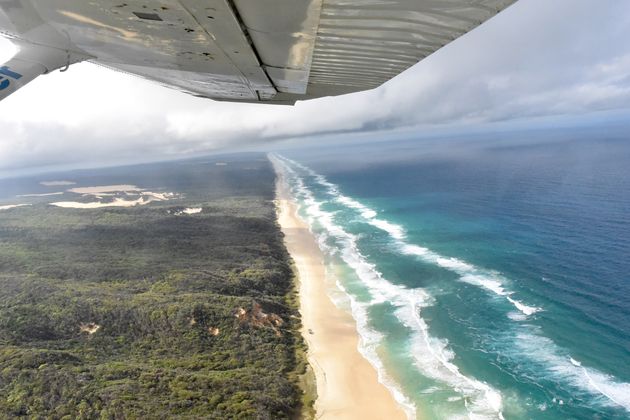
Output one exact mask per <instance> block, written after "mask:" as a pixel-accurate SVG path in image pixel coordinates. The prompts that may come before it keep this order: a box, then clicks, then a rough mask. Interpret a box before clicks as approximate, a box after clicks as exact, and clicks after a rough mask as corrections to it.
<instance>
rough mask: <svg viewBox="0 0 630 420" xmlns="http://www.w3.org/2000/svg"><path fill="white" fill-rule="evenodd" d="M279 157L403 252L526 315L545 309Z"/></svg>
mask: <svg viewBox="0 0 630 420" xmlns="http://www.w3.org/2000/svg"><path fill="white" fill-rule="evenodd" d="M275 156H276V157H278V158H279V159H280V160H282V161H284V162H285V163H286V164H289V165H293V166H294V167H297V168H299V169H301V170H302V171H304V172H306V173H307V174H308V175H309V176H311V177H313V179H315V181H316V182H317V183H318V184H319V185H321V186H322V187H324V188H326V189H327V190H328V194H329V195H331V196H332V197H333V198H334V199H335V201H337V202H338V203H340V204H343V205H345V206H346V207H348V208H351V209H354V210H357V211H358V212H359V214H360V215H361V217H363V219H364V220H365V221H366V222H367V223H368V224H370V225H372V226H374V227H376V228H378V229H380V230H382V231H384V232H386V233H387V234H389V235H390V237H391V238H392V239H393V240H394V243H395V244H396V245H397V248H398V250H399V252H400V253H402V254H404V255H409V256H413V257H416V258H418V259H420V260H421V261H423V262H426V263H430V264H434V265H438V266H440V267H442V268H445V269H447V270H449V271H452V272H454V273H456V274H458V275H459V276H460V280H461V281H463V282H465V283H468V284H471V285H473V286H477V287H480V288H482V289H485V290H486V291H489V292H492V293H494V294H495V295H497V296H502V297H505V298H506V299H507V301H508V302H509V303H511V304H512V305H513V306H514V307H515V308H516V309H517V310H518V311H519V312H521V313H522V314H523V315H524V316H525V318H526V317H528V316H530V315H533V314H535V313H536V312H540V311H542V310H543V309H542V308H540V307H535V306H530V305H526V304H525V303H523V302H521V301H519V300H517V299H514V298H513V297H512V296H513V295H514V292H513V291H510V290H506V288H505V286H504V285H503V284H504V282H505V279H503V278H502V277H501V276H500V275H499V274H498V273H495V272H492V271H489V270H484V269H481V268H479V267H476V266H474V265H472V264H469V263H467V262H464V261H462V260H459V259H457V258H453V257H445V256H442V255H439V254H438V253H436V252H433V251H431V250H430V249H428V248H425V247H422V246H419V245H416V244H411V243H408V242H406V241H405V238H406V236H407V235H406V232H405V230H404V228H403V227H402V226H400V225H397V224H395V223H392V222H390V221H387V220H383V219H379V218H377V217H376V216H377V213H376V211H375V210H373V209H371V208H369V207H368V206H366V205H364V204H362V203H360V202H358V201H357V200H355V199H353V198H351V197H348V196H346V195H344V194H342V193H341V191H340V190H339V187H338V186H336V185H335V184H333V183H331V182H329V181H328V180H327V179H326V177H324V176H323V175H321V174H318V173H316V172H315V171H313V170H312V169H311V168H308V167H306V166H304V165H302V164H300V163H299V162H296V161H294V160H291V159H288V158H286V157H284V156H280V155H275Z"/></svg>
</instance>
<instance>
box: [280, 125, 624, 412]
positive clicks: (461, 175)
mask: <svg viewBox="0 0 630 420" xmlns="http://www.w3.org/2000/svg"><path fill="white" fill-rule="evenodd" d="M379 136H382V135H379V134H374V135H372V136H371V137H370V138H363V140H361V141H355V142H354V143H352V144H346V145H332V144H330V143H329V145H328V146H326V147H319V148H310V149H302V150H297V149H293V150H287V151H280V152H277V153H274V154H272V155H271V156H272V157H273V158H276V159H278V160H279V161H280V162H281V165H282V167H283V168H284V169H283V170H284V171H285V173H286V174H287V176H288V183H289V185H290V187H291V191H292V194H293V197H294V199H295V200H296V202H297V203H298V205H299V209H300V210H299V211H300V215H301V216H302V217H303V218H304V220H306V221H307V223H308V224H309V226H310V228H311V231H312V233H313V234H314V235H315V236H316V238H317V240H318V242H319V245H320V247H321V249H322V250H323V252H324V255H325V258H326V266H327V273H328V275H329V276H332V278H333V279H334V281H335V282H336V284H337V285H338V287H339V289H340V290H341V291H342V293H335V294H334V295H333V296H332V297H333V299H334V300H335V302H336V303H337V304H338V305H339V306H341V307H343V308H345V309H347V310H348V311H351V313H352V315H353V317H354V318H355V320H356V322H357V328H358V331H359V334H360V337H361V340H360V341H361V343H360V351H361V352H362V354H363V355H364V356H365V357H366V358H368V359H369V360H370V362H371V363H372V364H373V365H374V366H375V367H376V368H377V370H378V372H379V378H380V380H381V381H382V382H383V383H385V384H386V385H387V386H388V388H389V389H390V390H391V391H392V393H393V394H394V395H395V397H396V399H397V400H398V401H399V403H401V404H402V405H403V406H404V407H405V408H406V410H407V412H408V413H409V416H410V417H412V418H415V417H418V418H426V419H442V418H454V419H456V418H506V419H509V418H527V419H558V418H573V419H613V418H629V417H630V136H628V135H626V134H625V132H624V131H623V130H621V131H619V130H618V131H616V132H615V133H613V134H610V133H608V132H607V130H606V129H605V128H603V127H596V128H591V129H589V128H584V127H582V128H579V129H577V128H576V129H570V128H562V129H561V128H558V129H553V128H547V129H541V130H521V131H517V132H511V131H509V130H503V131H496V132H492V133H484V132H476V133H474V134H471V135H468V136H467V135H464V134H457V135H455V134H453V135H446V134H444V135H440V136H434V137H422V138H421V136H419V135H415V134H412V133H408V134H406V135H399V136H396V137H395V138H389V139H388V138H379Z"/></svg>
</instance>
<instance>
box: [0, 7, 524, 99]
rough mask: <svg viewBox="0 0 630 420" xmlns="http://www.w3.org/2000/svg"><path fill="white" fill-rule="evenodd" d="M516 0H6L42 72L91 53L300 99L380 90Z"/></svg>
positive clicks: (195, 82)
mask: <svg viewBox="0 0 630 420" xmlns="http://www.w3.org/2000/svg"><path fill="white" fill-rule="evenodd" d="M513 2H514V0H433V1H431V0H256V1H252V0H203V1H202V0H161V1H153V0H127V1H124V2H122V1H109V0H101V1H76V0H47V1H46V2H40V1H35V0H0V31H1V32H2V33H3V34H4V35H5V36H8V37H10V38H12V39H13V41H14V42H15V43H16V44H17V45H18V46H19V48H20V52H19V53H18V56H16V57H15V58H16V59H18V60H22V61H24V60H27V61H29V60H30V61H29V63H31V64H32V66H34V68H37V69H43V70H42V71H41V73H46V72H48V71H50V70H54V69H56V68H59V67H62V66H64V65H69V64H72V63H74V62H78V61H84V60H88V61H92V62H95V63H97V64H101V65H104V66H107V67H110V68H113V69H117V70H120V71H124V72H127V73H131V74H134V75H138V76H141V77H144V78H146V79H150V80H153V81H156V82H159V83H161V84H163V85H165V86H169V87H173V88H176V89H179V90H182V91H185V92H188V93H191V94H194V95H197V96H202V97H208V98H212V99H217V100H226V101H243V102H265V103H284V104H287V103H288V104H292V103H294V102H295V101H297V100H304V99H313V98H318V97H322V96H334V95H341V94H345V93H351V92H357V91H362V90H367V89H372V88H375V87H377V86H380V85H381V84H383V83H384V82H386V81H387V80H389V79H391V78H392V77H394V76H396V75H397V74H399V73H401V72H402V71H404V70H406V69H407V68H409V67H411V66H412V65H414V64H416V63H417V62H418V61H420V60H422V59H423V58H425V57H427V56H428V55H430V54H432V53H433V52H435V51H437V50H438V49H440V48H441V47H443V46H444V45H446V44H448V43H449V42H451V41H453V40H454V39H456V38H458V37H459V36H461V35H463V34H465V33H466V32H468V31H470V30H472V29H474V28H475V27H477V26H478V25H480V24H481V23H483V22H484V21H486V20H487V19H489V18H490V17H492V16H494V15H495V14H497V13H498V12H500V11H501V10H503V9H504V8H506V7H507V6H509V5H510V4H512V3H513ZM20 55H22V56H24V57H20ZM39 55H42V56H43V58H39ZM51 57H53V58H51ZM46 60H48V61H46ZM7 71H11V69H10V68H8V70H7ZM14 73H15V72H14ZM2 77H3V75H2V74H1V72H0V88H1V86H2V84H1V83H2ZM23 80H24V79H23ZM11 82H13V83H14V85H17V84H18V83H17V81H16V80H8V79H7V80H6V82H5V84H9V83H11ZM14 87H15V86H14ZM1 95H2V91H1V89H0V98H1V97H2V96H1ZM5 96H6V95H5Z"/></svg>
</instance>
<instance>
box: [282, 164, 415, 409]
mask: <svg viewBox="0 0 630 420" xmlns="http://www.w3.org/2000/svg"><path fill="white" fill-rule="evenodd" d="M276 173H277V176H278V181H277V185H276V199H277V202H278V221H279V223H280V226H281V227H282V231H283V232H284V234H285V243H286V246H287V248H288V250H289V252H290V253H291V256H292V257H293V260H294V261H295V265H296V268H297V271H298V275H299V295H300V313H301V315H302V325H303V327H302V335H303V336H304V339H305V341H306V342H307V344H308V358H309V362H310V364H311V366H312V367H313V370H314V372H315V377H316V382H317V394H318V395H317V400H316V402H315V410H316V418H318V419H348V420H349V419H353V420H354V419H362V420H364V419H387V420H390V419H391V420H395V419H406V418H407V417H406V415H405V412H404V411H403V409H402V407H401V406H400V405H398V404H397V403H396V401H395V400H394V397H393V396H392V395H391V393H390V392H389V391H388V390H387V388H386V387H385V386H384V385H383V384H381V383H380V382H379V381H378V376H377V372H376V369H375V368H374V367H373V366H372V365H371V364H370V363H369V362H368V361H367V360H366V359H365V358H364V357H363V356H362V355H361V354H360V353H359V350H358V344H359V335H358V333H357V330H356V324H355V321H354V319H353V318H352V316H351V315H350V314H349V313H347V312H345V311H343V310H342V309H339V308H337V306H335V304H334V303H333V302H332V301H331V299H330V297H329V296H328V293H327V290H328V289H329V288H331V287H335V285H334V284H329V283H328V282H327V279H326V274H325V266H324V262H323V255H322V253H321V250H320V249H319V247H318V245H317V242H316V240H315V237H314V236H313V235H312V234H311V233H310V232H309V230H308V227H307V225H306V224H305V222H304V221H302V220H301V219H300V217H299V216H298V215H297V207H296V205H295V203H294V202H293V201H292V200H291V197H290V194H289V192H288V190H287V186H286V185H285V183H284V180H283V174H282V171H280V170H278V168H276Z"/></svg>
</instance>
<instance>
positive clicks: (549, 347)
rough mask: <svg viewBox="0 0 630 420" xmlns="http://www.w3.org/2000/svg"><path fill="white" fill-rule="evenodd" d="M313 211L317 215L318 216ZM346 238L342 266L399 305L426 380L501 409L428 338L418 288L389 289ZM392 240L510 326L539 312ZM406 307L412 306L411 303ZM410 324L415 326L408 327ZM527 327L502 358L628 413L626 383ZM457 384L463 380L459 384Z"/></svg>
mask: <svg viewBox="0 0 630 420" xmlns="http://www.w3.org/2000/svg"><path fill="white" fill-rule="evenodd" d="M286 163H288V165H290V164H295V163H294V162H292V161H286ZM288 165H284V167H287V168H288ZM296 166H297V167H300V168H301V169H303V170H306V171H307V172H309V174H310V175H311V176H314V177H315V179H316V181H317V182H319V183H320V185H322V186H324V187H326V188H328V190H329V192H330V193H331V194H333V195H334V194H336V195H337V201H338V202H340V203H342V204H345V205H346V206H348V207H351V208H353V209H355V210H359V212H360V214H361V215H362V216H363V217H364V218H365V219H371V218H373V217H374V216H375V215H376V212H374V211H373V210H372V212H370V211H371V209H369V208H368V207H367V206H364V205H363V204H361V203H359V202H356V201H355V200H353V199H351V198H349V197H345V196H343V195H341V194H340V193H339V190H338V188H337V187H336V186H334V185H333V184H330V183H328V182H327V181H326V180H325V178H324V177H322V176H319V175H317V174H315V173H314V172H313V171H311V170H309V169H308V168H306V167H304V166H302V165H299V164H296ZM288 169H289V170H290V171H291V172H292V174H293V175H294V177H296V178H297V180H298V181H297V183H298V184H299V185H300V189H301V190H302V191H301V193H302V194H304V195H305V196H306V198H307V200H306V201H308V202H309V204H310V205H317V206H318V207H319V205H318V203H317V202H316V201H315V200H314V197H313V196H312V194H310V192H309V191H308V189H307V188H306V187H305V185H304V183H303V182H302V181H301V178H300V177H299V176H298V175H297V174H296V173H295V172H294V171H293V170H292V169H290V168H288ZM339 197H341V199H339ZM318 212H319V213H321V214H318ZM320 216H321V217H320ZM322 220H323V221H324V223H323V227H324V228H330V229H331V234H332V235H333V236H335V235H337V236H338V235H341V236H342V237H343V234H344V233H345V232H344V231H343V229H341V228H339V227H338V226H337V225H335V224H334V223H333V218H332V216H331V215H330V214H326V212H322V211H321V209H319V210H318V211H317V212H313V219H312V220H311V222H317V221H319V222H320V223H321V221H322ZM368 222H369V221H368ZM403 234H404V232H403ZM346 235H347V236H346V239H347V241H346V243H344V244H343V249H344V251H343V252H342V256H344V261H346V263H347V264H348V265H350V266H351V267H353V268H355V271H356V272H357V274H358V275H359V276H360V278H361V280H362V282H363V283H364V284H365V285H366V286H367V287H368V288H369V290H370V293H371V294H372V295H373V299H372V302H374V303H380V302H383V301H388V302H391V303H392V304H393V305H395V306H398V309H397V310H396V316H397V317H398V318H399V319H400V320H401V321H402V322H403V323H404V324H405V325H408V326H410V328H413V331H414V334H415V335H414V348H418V349H419V350H420V351H418V352H417V354H415V355H414V356H417V357H416V364H417V365H418V367H419V370H420V371H421V372H422V373H423V374H425V375H427V376H429V377H433V378H435V379H439V380H441V381H443V382H445V383H447V384H448V385H449V386H452V387H453V388H454V389H456V390H457V391H458V392H460V393H461V394H462V395H463V396H464V397H465V398H464V401H466V403H467V407H468V409H469V410H471V411H474V410H482V409H485V410H491V411H492V410H494V412H495V413H496V410H497V408H498V409H500V407H501V404H502V403H501V395H500V394H499V393H498V392H496V391H494V390H493V389H491V388H489V387H488V388H486V387H487V385H486V384H484V383H482V382H479V381H476V380H475V379H472V378H468V377H465V376H464V375H462V376H463V378H462V377H460V376H459V375H461V373H459V371H458V369H457V367H456V366H455V365H453V364H452V362H451V360H452V357H453V355H452V352H451V351H450V349H448V346H447V344H448V343H446V342H445V341H443V340H438V339H436V338H434V337H431V336H430V335H429V334H428V331H427V326H426V323H425V322H424V320H423V319H422V318H421V316H420V313H421V309H422V308H423V307H424V306H427V305H429V304H430V299H427V298H426V296H425V297H423V298H421V299H419V298H418V296H416V297H415V300H414V298H413V297H410V296H409V294H408V292H410V291H412V290H414V291H416V290H420V289H405V288H400V286H395V285H392V284H391V283H389V282H387V281H385V280H384V279H382V277H381V276H380V273H378V272H377V271H376V270H375V269H374V266H371V265H370V264H369V263H367V262H366V261H361V258H362V256H361V254H360V253H359V252H358V250H357V249H356V244H355V243H353V237H352V236H351V235H349V234H347V233H346ZM392 237H393V238H394V239H395V243H396V245H398V247H399V249H400V251H401V252H402V253H404V254H407V255H413V256H416V257H419V258H421V259H422V260H423V261H425V262H430V263H434V264H436V265H439V266H441V267H443V268H446V269H449V270H451V271H453V272H455V273H457V274H459V275H460V279H461V280H462V281H465V282H467V283H469V284H472V285H475V286H478V287H481V288H483V289H485V290H488V291H490V292H492V293H494V294H495V295H496V296H503V297H505V298H506V299H507V300H508V301H509V302H510V303H511V304H512V305H513V306H514V307H515V308H516V309H517V310H518V312H509V313H508V316H509V317H510V318H511V319H513V320H515V321H522V320H525V319H527V316H530V315H532V314H534V313H536V312H539V311H541V310H542V308H538V307H534V306H529V305H526V304H524V303H523V302H521V301H519V300H517V299H516V298H514V293H513V292H512V291H509V290H507V289H506V287H505V285H504V282H505V281H506V279H504V278H503V277H502V276H501V275H500V274H499V273H496V272H494V271H490V270H484V269H481V268H478V267H475V266H473V265H471V264H468V263H466V262H464V261H461V260H458V259H455V258H449V257H444V256H441V255H439V254H437V253H435V252H433V251H431V250H429V249H427V248H424V247H421V246H418V245H415V244H409V243H406V242H404V241H403V240H401V239H398V238H395V237H394V236H393V235H392ZM353 264H354V266H353ZM382 284H388V285H389V286H393V287H384V286H383V285H382ZM379 285H380V286H379ZM420 291H421V290H420ZM421 292H422V291H421ZM414 293H419V292H414ZM405 299H406V301H407V304H404V303H402V302H405ZM409 302H414V303H412V304H410V303H409ZM423 305H424V306H423ZM414 322H415V327H413V325H414ZM526 327H527V325H523V326H522V327H520V329H517V330H516V331H517V332H516V335H515V336H514V340H513V341H511V342H510V344H509V347H507V348H506V351H505V352H504V353H505V354H509V353H510V352H515V354H516V357H517V358H518V359H519V360H522V359H523V358H527V359H528V360H531V361H532V364H531V366H530V368H531V369H534V371H532V372H530V373H529V375H533V376H534V377H536V376H540V377H541V378H552V379H553V380H554V381H556V382H557V383H559V384H569V385H570V386H572V387H573V389H575V390H577V391H578V392H581V393H584V394H588V395H591V396H594V397H595V401H597V402H599V403H601V404H603V405H608V406H619V407H622V408H624V409H625V410H627V411H630V383H625V382H620V381H618V380H617V379H616V378H614V377H613V376H611V375H608V374H605V373H602V372H600V371H598V370H596V369H593V368H589V367H585V366H583V364H582V363H581V362H579V361H578V360H576V359H574V358H572V357H570V356H568V355H565V354H564V351H563V350H562V349H561V348H560V347H558V346H557V345H556V344H555V343H554V342H553V341H552V340H550V339H549V338H547V337H544V336H541V335H540V334H537V333H531V332H523V331H526V330H524V329H523V328H526ZM529 327H531V326H529ZM427 355H432V357H429V358H428V357H426V356H427ZM521 363H522V362H521ZM458 374H459V375H458ZM464 378H465V379H464ZM458 381H463V384H462V383H459V382H458ZM467 392H468V393H472V394H475V393H476V396H477V398H471V396H470V395H469V394H467ZM480 394H482V395H483V398H478V397H479V395H480ZM469 401H470V402H469ZM479 401H481V406H480V407H477V406H476V404H478V403H479ZM554 402H555V403H557V404H560V405H562V404H564V401H563V400H560V399H558V400H556V399H555V398H554ZM546 408H547V407H546V405H544V406H541V408H540V409H541V410H545V409H546ZM470 414H471V416H470V417H474V414H473V413H470ZM498 415H499V416H501V413H500V411H498Z"/></svg>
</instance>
